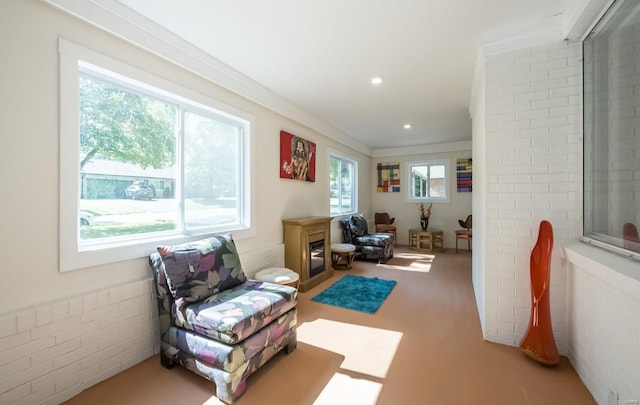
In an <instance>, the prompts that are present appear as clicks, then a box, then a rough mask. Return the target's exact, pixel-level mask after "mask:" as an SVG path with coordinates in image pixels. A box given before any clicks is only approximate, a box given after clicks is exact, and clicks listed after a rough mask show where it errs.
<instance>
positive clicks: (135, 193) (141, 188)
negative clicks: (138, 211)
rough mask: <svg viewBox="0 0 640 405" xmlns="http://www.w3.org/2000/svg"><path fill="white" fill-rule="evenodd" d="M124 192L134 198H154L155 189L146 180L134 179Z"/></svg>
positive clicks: (128, 196)
mask: <svg viewBox="0 0 640 405" xmlns="http://www.w3.org/2000/svg"><path fill="white" fill-rule="evenodd" d="M124 194H125V195H126V197H127V198H131V199H132V200H151V199H152V198H153V190H152V189H151V187H149V186H147V185H146V184H145V182H144V181H134V182H133V184H132V185H130V186H129V187H127V188H126V189H125V190H124Z"/></svg>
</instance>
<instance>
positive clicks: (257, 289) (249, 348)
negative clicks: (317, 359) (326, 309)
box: [149, 234, 297, 403]
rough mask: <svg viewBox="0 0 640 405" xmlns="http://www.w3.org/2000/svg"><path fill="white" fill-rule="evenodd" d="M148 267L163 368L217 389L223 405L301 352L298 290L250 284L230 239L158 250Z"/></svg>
mask: <svg viewBox="0 0 640 405" xmlns="http://www.w3.org/2000/svg"><path fill="white" fill-rule="evenodd" d="M149 264H150V265H151V269H152V272H153V277H154V280H155V285H156V297H157V300H158V318H159V324H160V362H161V364H162V365H163V366H164V367H166V368H171V367H173V365H174V364H179V365H181V366H182V367H184V368H186V369H188V370H191V371H193V372H194V373H196V374H199V375H201V376H202V377H205V378H206V379H208V380H210V381H213V382H214V383H215V385H216V396H217V397H218V399H220V400H222V401H224V402H226V403H233V402H234V401H235V400H236V399H237V398H238V397H240V396H241V395H242V394H243V393H244V391H245V389H246V387H247V383H246V380H247V377H248V376H249V375H251V374H253V373H254V372H255V371H256V370H257V369H258V368H259V367H261V366H262V365H263V364H264V363H266V362H267V360H269V359H270V358H272V357H273V356H274V355H275V354H276V353H278V352H279V351H280V350H285V351H286V352H287V353H289V352H291V351H292V350H293V349H294V348H295V347H296V343H297V338H296V319H297V317H296V314H297V313H296V304H297V301H296V294H297V290H296V289H295V288H293V287H289V286H285V285H279V284H272V283H267V282H261V281H252V280H248V279H247V278H246V276H245V274H244V272H243V270H242V266H241V265H240V259H239V257H238V253H237V251H236V247H235V244H234V242H233V239H232V238H231V235H230V234H226V235H219V236H214V237H211V238H208V239H203V240H199V241H195V242H190V243H185V244H183V245H178V246H162V247H158V252H157V253H153V254H152V255H151V256H150V257H149Z"/></svg>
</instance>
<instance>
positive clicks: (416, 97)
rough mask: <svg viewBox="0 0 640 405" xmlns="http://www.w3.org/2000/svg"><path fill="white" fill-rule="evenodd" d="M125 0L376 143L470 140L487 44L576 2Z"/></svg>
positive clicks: (560, 16) (547, 21)
mask: <svg viewBox="0 0 640 405" xmlns="http://www.w3.org/2000/svg"><path fill="white" fill-rule="evenodd" d="M119 1H120V3H122V4H124V5H126V6H128V7H130V8H131V9H133V10H135V11H136V12H138V13H140V14H142V15H144V16H145V17H147V18H148V19H150V20H152V21H154V22H156V23H158V24H160V25H161V26H163V27H165V28H166V29H168V30H169V31H172V32H173V33H175V34H177V35H178V36H180V37H182V38H183V39H184V40H187V41H188V42H191V43H192V44H194V45H195V46H197V47H199V48H200V49H202V50H204V51H205V52H207V53H209V54H211V55H212V56H214V57H215V58H217V59H219V60H220V61H222V62H224V63H225V64H227V65H229V66H231V67H232V68H234V69H236V70H237V71H239V72H241V73H242V74H244V75H246V76H248V77H249V78H251V79H253V80H255V81H257V82H258V83H260V84H262V85H263V86H265V87H267V88H268V89H270V90H272V91H273V92H275V93H277V94H278V95H280V96H282V97H284V98H285V99H287V100H289V101H290V102H292V103H293V104H295V105H297V106H298V107H300V108H302V109H303V110H306V111H307V112H309V113H311V114H312V115H314V116H315V117H317V118H319V119H321V120H323V121H324V122H326V123H328V124H330V125H331V126H333V127H335V128H336V129H338V130H339V131H341V132H342V133H344V134H346V135H348V136H350V137H352V138H354V139H355V140H357V141H359V142H360V143H362V144H364V145H367V146H369V147H371V148H372V149H384V148H392V147H409V146H414V145H428V144H438V143H445V142H457V141H468V140H471V120H470V117H469V110H468V108H469V107H468V106H469V100H470V95H471V87H472V82H473V76H474V66H475V61H476V58H477V54H478V47H479V46H480V45H483V44H487V43H496V42H499V41H502V40H505V39H513V38H514V37H519V36H526V35H529V34H533V33H535V32H540V31H545V30H547V31H548V30H551V29H555V28H557V27H560V26H561V25H562V24H563V21H566V16H567V12H566V10H567V7H568V5H569V3H571V0H375V1H374V0H322V1H309V0H271V1H265V0H237V1H221V0H164V1H157V0H119ZM558 39H561V37H559V38H558ZM374 76H380V77H382V79H383V80H384V81H383V83H382V85H380V86H377V87H375V86H373V85H371V83H370V79H371V78H372V77H374ZM405 123H410V124H411V125H412V129H411V130H408V131H407V130H404V129H403V124H405Z"/></svg>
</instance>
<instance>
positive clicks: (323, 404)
mask: <svg viewBox="0 0 640 405" xmlns="http://www.w3.org/2000/svg"><path fill="white" fill-rule="evenodd" d="M381 389H382V384H380V383H377V382H373V381H368V380H363V379H360V378H353V377H350V376H348V375H345V374H340V373H336V374H334V376H333V377H332V378H331V380H329V382H328V383H327V385H326V386H325V387H324V389H323V390H322V392H321V393H320V395H319V396H318V398H317V399H316V400H315V401H314V402H313V404H314V405H336V404H349V405H375V404H376V402H377V401H378V396H379V395H380V390H381Z"/></svg>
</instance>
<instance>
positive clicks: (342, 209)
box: [329, 153, 358, 215]
mask: <svg viewBox="0 0 640 405" xmlns="http://www.w3.org/2000/svg"><path fill="white" fill-rule="evenodd" d="M357 167H358V166H357V163H356V161H354V160H351V159H349V158H346V157H343V156H340V155H337V154H334V153H331V154H330V156H329V206H330V212H331V215H344V214H351V213H354V212H356V210H357V209H358V204H357V202H358V201H357V197H358V196H357V190H358V187H357V182H356V179H357V178H358V177H357Z"/></svg>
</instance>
